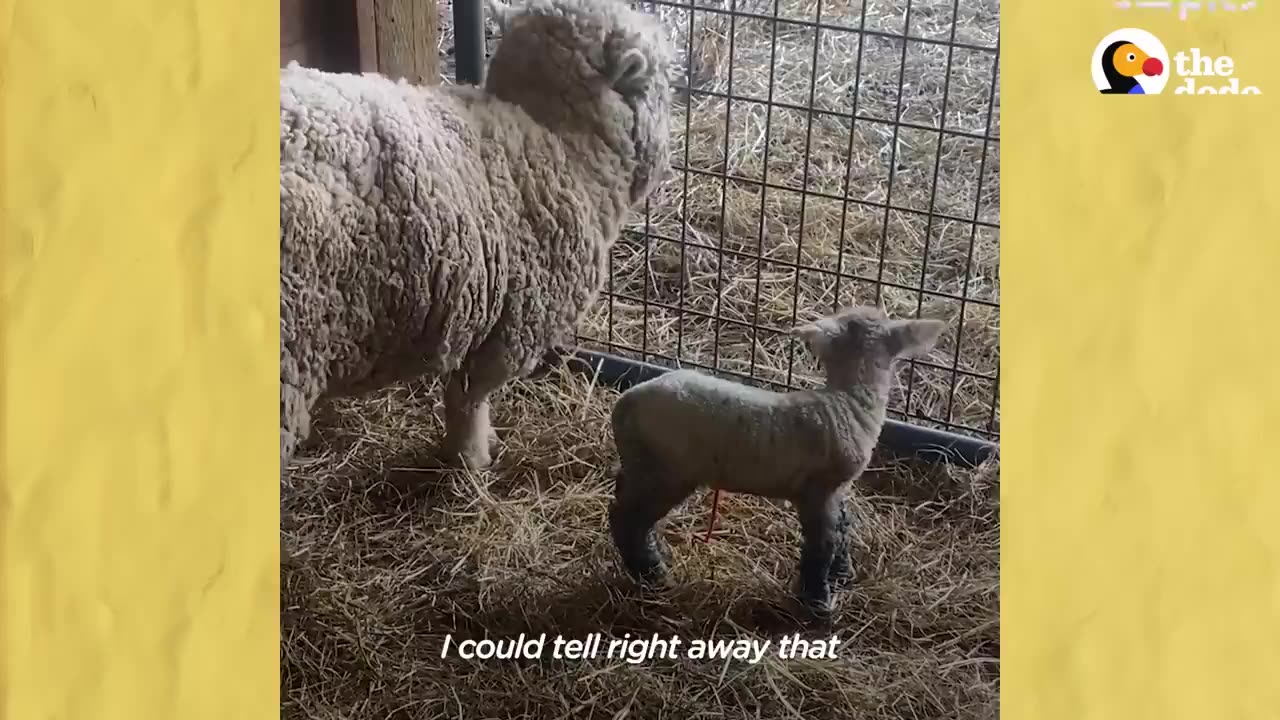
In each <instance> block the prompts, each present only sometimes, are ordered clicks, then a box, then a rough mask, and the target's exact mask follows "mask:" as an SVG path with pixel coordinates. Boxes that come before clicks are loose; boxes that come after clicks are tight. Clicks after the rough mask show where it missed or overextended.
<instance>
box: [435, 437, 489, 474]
mask: <svg viewBox="0 0 1280 720" xmlns="http://www.w3.org/2000/svg"><path fill="white" fill-rule="evenodd" d="M487 445H488V443H485V444H484V445H482V446H480V447H468V448H462V449H459V448H455V447H453V446H451V445H450V444H449V443H445V444H444V445H443V446H441V448H440V449H439V450H438V451H437V452H436V457H437V458H438V459H439V460H440V462H441V463H442V464H443V465H445V466H446V467H453V468H466V469H468V470H484V469H486V468H488V467H489V466H490V465H492V464H493V453H492V452H491V451H490V449H489V447H488V446H487Z"/></svg>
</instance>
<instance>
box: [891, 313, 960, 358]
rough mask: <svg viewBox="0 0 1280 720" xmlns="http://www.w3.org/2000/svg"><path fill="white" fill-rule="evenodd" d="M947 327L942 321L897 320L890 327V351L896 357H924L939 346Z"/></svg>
mask: <svg viewBox="0 0 1280 720" xmlns="http://www.w3.org/2000/svg"><path fill="white" fill-rule="evenodd" d="M946 327H947V324H946V323H944V322H943V321H941V320H897V321H895V322H894V323H893V324H892V325H890V326H889V351H890V352H891V353H892V354H893V355H894V356H895V357H897V356H901V355H924V354H926V353H928V352H929V351H930V350H932V349H933V347H934V345H937V344H938V338H940V337H942V331H943V330H945V329H946Z"/></svg>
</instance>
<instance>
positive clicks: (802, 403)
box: [608, 306, 944, 617]
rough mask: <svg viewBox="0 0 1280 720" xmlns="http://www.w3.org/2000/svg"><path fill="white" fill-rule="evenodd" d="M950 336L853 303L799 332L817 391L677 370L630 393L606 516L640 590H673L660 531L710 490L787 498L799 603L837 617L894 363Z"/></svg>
mask: <svg viewBox="0 0 1280 720" xmlns="http://www.w3.org/2000/svg"><path fill="white" fill-rule="evenodd" d="M943 327H944V323H943V322H941V321H939V320H930V319H922V320H890V319H889V318H888V316H887V315H886V314H885V313H884V312H883V311H882V310H880V309H879V308H876V307H872V306H854V307H851V308H846V309H843V310H840V311H839V312H836V313H834V314H832V315H829V316H827V317H824V318H822V319H820V320H818V321H816V322H814V323H811V324H807V325H802V326H800V327H797V328H795V329H794V330H793V331H792V333H793V335H794V336H796V337H797V338H799V339H801V340H803V341H804V342H805V343H806V344H807V346H808V348H809V351H810V352H812V353H813V354H814V356H815V357H816V358H817V359H818V360H819V362H820V363H821V365H822V367H823V369H824V372H825V375H826V385H825V386H824V387H822V388H820V389H816V390H804V391H795V392H786V393H782V392H773V391H770V390H765V389H761V388H755V387H751V386H748V385H744V384H740V383H736V382H733V381H730V380H724V379H720V378H717V377H714V376H711V375H707V374H703V373H700V372H697V371H694V370H675V371H670V372H667V373H665V374H663V375H661V376H659V377H657V378H654V379H652V380H649V381H647V382H643V383H640V384H638V385H636V386H634V387H632V388H631V389H629V390H627V391H626V392H624V393H623V394H622V395H621V397H619V399H618V401H617V403H616V405H615V406H614V408H613V411H612V418H611V421H612V427H613V436H614V444H615V446H616V448H617V451H618V456H619V459H620V461H621V469H620V471H619V472H618V474H617V476H616V478H615V487H614V497H613V500H612V502H611V503H610V507H609V516H608V517H609V527H610V532H611V534H612V537H613V542H614V545H615V547H616V548H617V551H618V553H619V556H620V558H621V560H622V563H623V565H624V567H625V569H626V570H627V572H628V573H629V574H630V575H631V577H632V578H633V579H634V580H636V581H637V582H638V583H640V584H641V585H643V586H650V587H651V586H654V585H658V584H662V583H664V582H665V581H666V579H667V567H666V564H665V560H664V558H663V557H662V554H664V553H660V552H659V550H660V548H659V541H658V538H657V533H656V531H655V524H656V523H657V522H658V521H659V520H661V519H662V518H663V517H665V516H666V514H667V513H668V512H670V511H671V510H672V509H673V508H675V507H676V506H677V505H679V504H681V503H683V502H684V501H685V499H686V498H688V497H689V495H691V494H692V493H693V492H695V491H697V490H699V489H701V488H704V487H708V486H709V487H711V488H714V489H717V490H725V491H730V492H738V493H748V494H753V495H758V496H764V497H769V498H775V499H784V500H788V501H790V502H791V504H792V506H793V507H794V508H795V510H796V512H797V515H798V519H799V522H800V527H801V532H802V535H803V538H804V542H803V545H802V549H801V553H800V567H799V577H798V584H799V588H798V594H799V599H800V601H801V603H802V604H803V605H804V607H805V608H806V609H808V610H809V611H811V612H812V613H813V614H814V615H816V616H819V617H825V616H829V615H830V613H831V610H832V592H831V587H832V584H833V583H840V582H843V581H844V580H846V579H848V577H849V576H850V573H851V568H850V560H849V553H848V533H849V526H850V520H849V512H848V506H847V500H846V492H845V490H846V488H847V487H848V486H849V485H850V484H851V483H852V482H853V481H855V480H856V479H857V478H858V477H859V476H860V475H861V474H862V472H863V471H864V470H865V469H866V467H867V463H868V462H869V460H870V457H871V452H872V450H873V449H874V448H875V445H876V443H877V442H878V440H879V437H880V431H881V429H882V427H883V425H884V422H885V418H886V409H887V405H888V399H889V390H890V387H891V384H892V379H893V374H892V373H893V365H894V363H895V361H896V360H897V359H898V358H900V357H904V356H907V355H918V354H923V353H926V352H928V351H929V350H930V349H932V348H933V347H934V345H935V344H936V343H937V340H938V337H939V335H940V334H941V332H942V330H943ZM664 552H665V549H664Z"/></svg>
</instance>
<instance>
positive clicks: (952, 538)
mask: <svg viewBox="0 0 1280 720" xmlns="http://www.w3.org/2000/svg"><path fill="white" fill-rule="evenodd" d="M615 397H616V392H615V391H613V390H611V389H603V388H599V387H594V386H593V385H592V382H591V379H590V378H589V377H586V376H584V375H579V374H570V373H568V372H567V371H563V370H557V371H556V372H554V373H553V374H552V375H550V376H549V377H546V378H543V379H540V380H537V381H528V382H521V383H519V384H516V385H515V386H513V387H511V388H509V389H507V390H505V391H503V392H502V393H501V394H500V395H499V396H498V397H496V398H495V421H496V422H495V424H496V426H497V427H498V429H499V433H500V434H501V436H502V438H503V446H504V447H503V450H502V451H501V453H500V454H499V455H498V457H497V458H496V459H497V466H496V467H495V468H494V469H492V470H491V471H487V472H484V473H480V474H473V473H467V472H462V471H431V470H424V468H426V467H429V466H430V461H429V455H430V451H431V448H432V447H433V446H434V444H435V443H436V442H438V440H439V437H440V433H441V424H440V417H441V410H440V407H439V405H438V401H437V399H436V396H435V395H434V394H433V393H432V392H431V390H430V389H429V388H425V387H420V386H409V387H397V388H392V389H389V390H387V391H386V392H383V393H379V394H376V395H373V396H370V397H367V398H362V399H358V400H349V401H345V402H342V403H338V404H335V405H334V406H333V407H331V408H329V410H328V412H327V413H326V414H325V415H324V416H323V417H322V418H321V419H320V422H319V423H318V426H317V429H316V433H317V435H316V437H315V439H314V440H313V441H312V442H311V443H310V444H309V447H307V448H304V450H303V456H302V457H301V458H300V459H299V460H298V461H296V462H295V464H294V466H293V468H292V470H291V472H290V482H291V484H292V486H293V492H292V493H291V494H290V499H289V501H288V503H287V504H286V506H285V508H284V511H285V513H286V514H287V515H288V516H289V518H290V522H289V523H288V524H287V525H288V527H287V529H286V531H285V538H284V539H285V543H284V545H285V547H286V548H288V550H289V552H290V553H291V554H294V555H293V557H291V558H287V559H286V561H285V562H284V564H283V569H282V578H281V580H282V587H283V598H282V614H283V618H282V625H283V633H284V639H283V648H282V675H283V683H284V707H283V715H284V717H287V718H290V719H294V718H405V719H408V718H423V719H426V718H504V719H505V718H529V719H534V718H537V719H539V720H541V719H543V718H545V719H548V720H550V719H551V718H578V717H599V718H613V717H630V718H680V719H682V720H685V719H689V720H692V719H695V718H788V717H804V718H864V717H865V718H939V717H946V718H965V719H967V718H972V719H973V720H977V719H979V718H982V719H984V720H986V719H988V718H991V717H994V715H995V708H996V706H997V698H998V692H997V688H998V676H999V672H998V657H999V623H998V616H999V615H998V613H999V610H998V533H999V531H998V524H997V498H998V490H999V488H998V468H997V467H995V466H994V465H993V466H991V467H986V468H982V469H980V470H978V471H975V472H962V471H959V470H957V469H954V468H945V467H944V468H936V469H932V470H927V469H925V468H921V467H913V466H911V465H905V464H888V463H887V461H886V460H885V459H883V458H881V459H877V460H876V462H875V463H874V464H873V467H872V471H871V472H870V473H869V474H868V476H867V477H866V482H865V483H864V484H863V487H862V488H861V490H860V491H859V494H858V496H857V498H856V500H855V508H856V511H857V514H858V517H859V526H858V527H859V529H858V532H857V535H856V538H855V540H854V542H853V558H854V562H855V564H856V568H857V572H858V575H859V577H858V579H857V581H856V583H855V584H854V585H853V586H852V587H851V588H850V589H848V590H846V591H845V592H843V593H841V595H840V598H839V604H838V606H837V614H836V617H835V619H834V622H833V625H832V627H831V628H830V629H827V630H823V629H815V628H810V627H806V626H805V625H804V624H803V623H802V621H801V620H799V619H798V618H799V617H801V615H800V614H799V612H798V611H797V610H796V609H795V606H794V604H793V601H792V600H791V599H790V595H789V588H790V586H791V583H792V580H793V578H794V576H795V564H796V562H797V559H798V548H799V545H798V543H799V534H798V531H797V529H796V526H795V523H794V520H793V515H792V514H791V512H790V511H789V510H788V509H787V508H786V507H785V506H784V505H782V504H775V503H772V502H767V501H763V500H759V499H756V498H751V497H746V496H736V495H731V496H728V497H727V498H726V499H725V501H724V502H722V504H721V510H722V516H721V519H720V521H719V522H718V523H717V533H716V537H715V538H714V539H713V540H712V542H711V543H709V544H702V543H699V542H693V541H692V538H693V537H694V536H695V535H696V536H701V535H702V534H703V533H704V531H705V528H706V521H707V507H708V505H707V502H706V498H705V497H695V498H693V499H691V500H690V502H689V503H688V504H687V505H686V506H685V507H683V508H678V509H677V510H675V511H674V512H673V513H672V514H671V516H670V517H669V519H668V521H667V523H666V524H665V526H664V529H663V532H664V536H665V537H666V538H667V540H668V542H669V543H670V544H671V547H672V552H673V555H674V563H673V577H674V578H675V579H676V580H677V582H678V585H677V587H676V588H675V589H674V590H672V591H671V592H669V593H667V594H666V595H665V596H658V597H649V596H645V595H644V594H642V593H639V592H638V591H635V590H634V589H632V586H631V585H630V583H629V582H627V581H626V579H625V578H624V576H622V575H621V573H620V571H619V569H618V567H617V565H616V562H615V559H614V555H613V550H612V547H611V546H610V544H609V539H608V535H607V532H606V530H605V509H606V506H607V504H608V500H609V494H610V491H611V470H612V468H613V465H614V463H615V456H614V453H613V446H612V443H611V441H610V439H609V430H608V413H609V410H610V408H611V407H612V404H613V400H614V398H615ZM596 632H600V633H605V634H606V635H612V636H618V637H621V636H623V634H625V633H628V632H629V633H631V634H632V636H633V637H638V636H645V637H648V636H651V635H652V634H653V633H658V634H660V635H662V636H668V635H673V634H674V635H677V636H679V637H681V638H682V639H683V640H685V641H686V642H688V641H690V640H694V639H707V638H715V639H726V638H735V637H750V638H767V639H772V640H774V641H775V643H776V642H777V641H778V640H779V639H780V638H781V637H783V636H785V635H790V634H792V633H800V634H801V635H802V636H803V637H807V638H826V637H829V636H830V635H831V634H833V633H834V634H836V635H838V636H839V637H840V638H841V639H842V641H843V642H842V645H840V646H839V653H838V654H839V658H838V659H837V660H834V661H830V660H826V661H823V660H814V661H808V660H795V659H793V660H781V659H777V658H770V657H766V658H765V659H764V660H763V661H762V662H760V663H759V664H756V665H751V664H748V663H746V662H739V661H730V662H725V661H723V660H716V661H695V660H688V659H684V660H676V661H672V660H657V661H653V662H648V663H644V664H639V665H632V664H627V663H625V662H622V661H618V660H613V661H610V660H605V659H595V660H584V661H573V660H552V659H544V660H541V661H511V662H501V663H500V662H499V661H480V660H474V661H466V660H462V659H458V658H456V657H450V658H446V659H442V658H441V657H440V651H441V648H442V642H443V638H444V636H445V635H446V634H448V633H452V634H454V637H455V639H463V638H482V637H489V638H506V637H515V636H518V635H519V634H520V633H526V634H532V635H537V634H539V633H547V634H548V635H557V634H559V635H562V636H565V637H566V638H583V637H586V636H588V635H589V634H590V633H596Z"/></svg>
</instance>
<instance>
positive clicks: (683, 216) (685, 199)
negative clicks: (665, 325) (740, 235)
mask: <svg viewBox="0 0 1280 720" xmlns="http://www.w3.org/2000/svg"><path fill="white" fill-rule="evenodd" d="M687 12H688V13H689V25H688V30H687V32H688V35H687V37H686V38H685V41H686V42H685V55H684V84H685V87H688V88H691V87H693V28H694V23H693V21H694V16H693V5H692V3H691V4H690V6H689V9H688V10H687ZM692 126H693V94H692V93H689V94H687V95H685V98H684V167H688V166H689V134H690V128H691V127H692ZM682 181H683V184H682V185H681V188H680V289H679V293H680V300H679V304H680V309H679V310H677V311H676V357H682V356H683V355H684V286H685V284H686V278H687V277H688V269H689V258H688V257H687V255H686V250H687V249H688V244H687V243H686V242H685V240H686V238H688V236H689V173H682ZM609 302H610V303H612V302H613V300H612V299H610V300H609Z"/></svg>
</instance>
